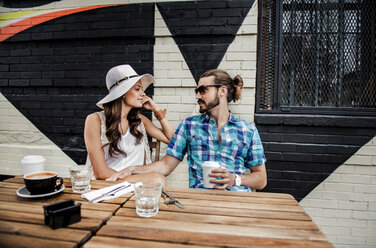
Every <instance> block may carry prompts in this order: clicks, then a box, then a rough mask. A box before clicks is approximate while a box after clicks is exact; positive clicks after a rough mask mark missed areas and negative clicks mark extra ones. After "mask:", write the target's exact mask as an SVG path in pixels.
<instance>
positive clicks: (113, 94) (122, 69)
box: [97, 65, 155, 109]
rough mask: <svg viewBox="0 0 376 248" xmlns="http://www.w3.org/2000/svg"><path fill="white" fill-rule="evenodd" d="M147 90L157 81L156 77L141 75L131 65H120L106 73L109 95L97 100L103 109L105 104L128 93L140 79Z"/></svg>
mask: <svg viewBox="0 0 376 248" xmlns="http://www.w3.org/2000/svg"><path fill="white" fill-rule="evenodd" d="M139 80H140V81H141V83H142V87H143V89H144V90H146V88H147V87H149V85H150V84H152V83H155V80H154V77H153V76H152V75H150V74H144V75H141V76H139V75H138V74H137V73H136V72H135V70H133V68H132V67H131V66H130V65H118V66H115V67H113V68H111V69H110V70H109V71H108V72H107V75H106V86H107V89H108V92H109V93H108V95H107V96H105V97H104V98H103V99H102V100H100V101H99V102H97V106H98V107H100V108H102V109H103V104H105V103H109V102H111V101H113V100H116V99H118V98H119V97H121V96H123V95H124V94H125V93H127V91H128V90H130V88H132V87H133V85H135V84H136V83H137V82H138V81H139Z"/></svg>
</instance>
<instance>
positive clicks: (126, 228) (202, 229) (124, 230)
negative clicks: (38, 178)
mask: <svg viewBox="0 0 376 248" xmlns="http://www.w3.org/2000/svg"><path fill="white" fill-rule="evenodd" d="M167 191H168V192H169V193H171V194H172V195H173V196H174V197H175V198H177V199H178V200H179V201H180V202H181V203H182V204H183V205H184V206H185V207H186V208H185V209H180V208H178V207H177V206H175V205H165V204H164V203H163V198H161V202H160V204H159V208H160V209H159V212H158V214H157V215H156V216H154V217H151V218H141V217H139V216H137V214H136V210H135V200H134V196H132V197H131V198H130V200H129V201H127V202H126V203H125V204H124V205H123V206H122V207H121V208H120V209H119V210H118V211H116V213H115V216H113V217H112V218H111V219H110V220H109V221H108V222H107V224H106V225H105V226H103V227H102V228H101V229H100V230H99V231H98V232H97V234H96V236H95V237H94V238H92V239H91V240H89V241H88V242H87V243H85V245H84V247H132V246H140V247H141V246H142V247H180V246H182V247H201V246H205V247H211V246H212V247H219V246H220V247H333V246H332V245H331V244H330V243H329V242H328V240H327V238H326V237H325V235H324V234H323V233H322V232H321V231H320V230H319V229H318V227H317V226H316V225H315V223H314V222H313V221H312V220H311V218H310V217H309V216H308V215H307V214H306V213H305V211H304V209H303V208H302V207H301V206H300V205H299V203H298V202H297V201H296V200H295V199H294V198H293V197H292V196H291V195H288V194H274V193H262V192H254V193H245V192H231V191H219V190H205V189H180V188H167ZM111 239H114V240H117V241H119V242H108V241H109V240H111ZM172 244H173V245H172ZM171 245H172V246H171ZM174 245H175V246H174Z"/></svg>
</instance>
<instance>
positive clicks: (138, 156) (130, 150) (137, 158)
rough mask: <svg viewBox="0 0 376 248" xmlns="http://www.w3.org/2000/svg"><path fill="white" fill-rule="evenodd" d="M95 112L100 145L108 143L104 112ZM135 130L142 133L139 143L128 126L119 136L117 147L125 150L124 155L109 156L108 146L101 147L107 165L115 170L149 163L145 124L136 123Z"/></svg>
mask: <svg viewBox="0 0 376 248" xmlns="http://www.w3.org/2000/svg"><path fill="white" fill-rule="evenodd" d="M97 114H98V115H99V117H100V120H101V142H102V145H105V144H107V143H108V139H107V136H106V121H105V116H104V112H103V111H101V112H97ZM137 130H138V131H140V132H141V133H142V134H143V137H142V139H141V142H140V143H139V144H137V142H136V137H135V136H133V135H132V134H131V132H130V129H129V128H128V130H127V132H126V133H125V134H124V135H122V136H121V138H120V141H119V148H120V149H121V150H122V151H125V153H126V155H125V156H124V155H122V154H118V155H115V156H114V157H111V156H110V155H109V152H108V151H109V146H108V145H106V146H104V147H103V150H104V155H105V160H106V164H107V166H108V167H110V168H112V169H114V170H116V171H120V170H122V169H124V168H127V167H129V166H136V165H144V164H149V163H151V154H150V147H149V142H148V140H147V134H146V130H145V126H144V124H143V123H142V121H141V123H140V125H138V127H137ZM88 163H90V164H91V162H90V158H89V156H88V158H87V161H86V164H88Z"/></svg>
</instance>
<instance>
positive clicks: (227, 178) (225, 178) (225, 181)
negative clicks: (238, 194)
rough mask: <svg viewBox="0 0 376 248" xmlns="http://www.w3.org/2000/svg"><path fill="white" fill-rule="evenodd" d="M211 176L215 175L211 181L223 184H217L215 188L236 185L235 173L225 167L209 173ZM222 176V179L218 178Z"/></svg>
mask: <svg viewBox="0 0 376 248" xmlns="http://www.w3.org/2000/svg"><path fill="white" fill-rule="evenodd" d="M209 177H214V178H213V179H210V180H209V182H211V183H214V184H222V185H221V186H219V185H215V186H214V188H215V189H225V188H228V187H232V186H234V185H235V175H234V174H231V173H230V172H228V170H226V169H223V168H215V169H213V170H212V172H211V173H210V174H209ZM218 177H220V178H221V179H216V178H218Z"/></svg>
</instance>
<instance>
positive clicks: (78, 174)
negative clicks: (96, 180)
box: [69, 165, 93, 193]
mask: <svg viewBox="0 0 376 248" xmlns="http://www.w3.org/2000/svg"><path fill="white" fill-rule="evenodd" d="M69 173H70V178H71V182H72V190H73V192H75V193H84V192H87V191H89V190H90V189H91V184H90V180H91V177H92V176H93V168H92V167H91V166H88V165H75V166H72V167H70V168H69Z"/></svg>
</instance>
